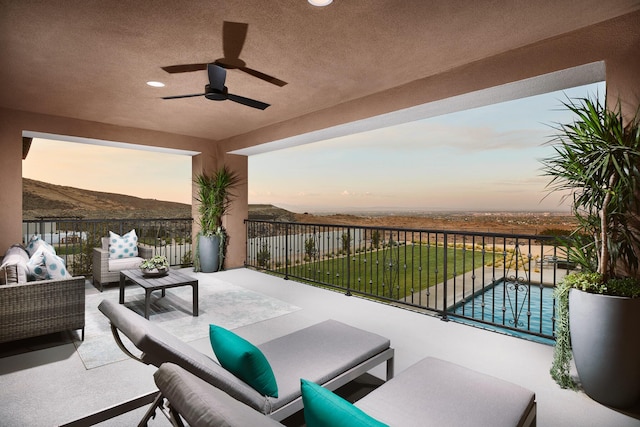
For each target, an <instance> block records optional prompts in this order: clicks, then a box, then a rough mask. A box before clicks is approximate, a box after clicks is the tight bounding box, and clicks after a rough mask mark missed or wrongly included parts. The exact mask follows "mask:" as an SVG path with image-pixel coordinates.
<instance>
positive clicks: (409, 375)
mask: <svg viewBox="0 0 640 427" xmlns="http://www.w3.org/2000/svg"><path fill="white" fill-rule="evenodd" d="M154 380H155V382H156V385H157V386H158V388H159V390H160V395H159V396H158V398H157V401H156V404H155V405H154V407H153V408H155V407H157V408H159V409H161V410H162V412H163V413H164V414H165V415H167V416H168V418H169V420H170V421H171V422H172V423H173V425H175V426H182V425H183V424H182V419H184V420H185V421H187V423H188V424H189V425H190V426H191V427H215V426H222V425H224V426H227V427H244V426H249V425H250V426H282V424H280V423H279V422H277V421H276V420H274V419H271V418H269V417H266V416H264V415H261V414H259V413H258V412H257V411H255V410H253V409H251V408H250V407H248V406H247V405H245V404H243V403H242V402H240V401H238V400H235V399H233V398H232V397H231V396H229V395H227V394H225V393H224V392H222V391H221V390H219V389H216V388H215V387H211V385H210V384H208V383H206V382H204V381H202V380H201V379H199V378H198V377H196V376H195V375H192V374H190V373H189V372H187V371H185V370H184V369H182V368H180V367H179V366H177V365H174V364H171V363H165V364H163V365H162V366H161V367H160V369H158V371H156V373H155V374H154ZM163 399H164V400H166V401H164V402H163V401H162V400H163ZM330 400H331V399H327V398H326V396H323V397H322V399H321V403H319V404H320V405H325V407H324V408H321V411H323V412H324V413H325V414H326V412H325V411H329V412H330V413H331V416H336V417H338V418H339V419H350V418H349V416H350V415H353V416H356V417H358V419H362V418H361V417H360V416H359V415H358V412H355V411H358V410H362V411H364V412H365V414H367V415H368V416H371V417H373V418H374V420H376V421H379V422H382V423H385V424H387V425H389V426H402V427H414V426H415V427H422V426H438V427H465V426H477V427H484V426H486V427H489V426H490V427H521V426H522V427H532V426H535V425H536V402H535V394H534V393H533V392H531V391H529V390H527V389H525V388H522V387H520V386H517V385H515V384H511V383H509V382H507V381H503V380H500V379H498V378H494V377H491V376H488V375H485V374H481V373H479V372H476V371H473V370H470V369H467V368H464V367H462V366H459V365H455V364H453V363H449V362H446V361H444V360H440V359H435V358H431V357H427V358H425V359H423V360H421V361H420V362H418V363H416V364H414V365H413V366H411V367H409V368H407V369H406V370H405V371H403V372H402V373H400V374H399V375H398V376H396V377H395V378H393V379H391V380H389V381H387V382H386V383H384V384H382V385H381V386H380V387H378V388H377V389H376V390H374V391H372V392H371V393H369V394H368V395H366V396H365V397H363V398H362V399H360V400H359V401H357V402H356V403H355V405H354V407H355V408H357V409H352V407H351V405H349V404H348V403H346V407H345V406H343V405H341V404H335V405H334V402H331V401H330ZM167 401H168V402H167ZM327 402H329V403H327ZM313 405H314V406H317V405H318V403H314V404H313ZM304 410H305V418H306V417H307V411H308V408H307V407H306V406H305V409H304ZM148 415H149V414H147V417H148ZM321 416H322V414H321ZM357 425H374V424H372V423H366V424H364V423H363V424H357ZM375 425H378V424H375Z"/></svg>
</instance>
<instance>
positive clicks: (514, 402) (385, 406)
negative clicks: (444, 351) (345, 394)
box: [355, 357, 535, 427]
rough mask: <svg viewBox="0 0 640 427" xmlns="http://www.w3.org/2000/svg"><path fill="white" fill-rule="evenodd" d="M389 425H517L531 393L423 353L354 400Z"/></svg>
mask: <svg viewBox="0 0 640 427" xmlns="http://www.w3.org/2000/svg"><path fill="white" fill-rule="evenodd" d="M355 405H356V406H357V407H359V408H360V409H362V410H363V411H365V412H366V413H367V414H369V415H371V416H372V417H374V418H376V419H378V420H380V421H382V422H385V423H387V424H389V425H394V426H407V427H410V426H416V427H417V426H438V427H447V426H452V427H453V426H455V427H460V426H492V427H502V426H504V427H515V426H521V425H523V423H524V421H525V418H526V417H527V415H528V414H529V412H530V411H531V409H532V408H534V406H535V394H534V393H533V392H532V391H530V390H527V389H525V388H523V387H520V386H518V385H515V384H512V383H509V382H507V381H504V380H501V379H498V378H495V377H492V376H489V375H485V374H482V373H480V372H476V371H473V370H471V369H467V368H465V367H462V366H459V365H456V364H453V363H450V362H446V361H444V360H440V359H435V358H432V357H427V358H425V359H423V360H421V361H420V362H418V363H416V364H415V365H413V366H411V367H409V368H407V369H406V370H405V371H403V372H402V373H400V375H397V376H396V377H395V378H393V379H392V380H390V381H387V382H386V383H385V384H383V385H382V386H380V387H379V388H377V389H376V390H374V391H372V392H371V393H369V394H368V395H367V396H365V397H364V398H362V399H361V400H359V401H358V402H356V404H355Z"/></svg>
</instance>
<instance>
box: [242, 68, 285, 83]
mask: <svg viewBox="0 0 640 427" xmlns="http://www.w3.org/2000/svg"><path fill="white" fill-rule="evenodd" d="M238 69H239V70H242V71H244V72H245V73H247V74H250V75H252V76H254V77H257V78H259V79H262V80H264V81H265V82H269V83H272V84H274V85H276V86H280V87H282V86H284V85H286V84H287V82H285V81H282V80H280V79H276V78H275V77H272V76H270V75H268V74H265V73H262V72H260V71H257V70H254V69H252V68H249V67H238Z"/></svg>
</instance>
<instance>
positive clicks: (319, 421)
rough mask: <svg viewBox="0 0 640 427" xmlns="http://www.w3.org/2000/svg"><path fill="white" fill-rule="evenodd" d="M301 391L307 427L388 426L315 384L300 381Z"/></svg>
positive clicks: (303, 380)
mask: <svg viewBox="0 0 640 427" xmlns="http://www.w3.org/2000/svg"><path fill="white" fill-rule="evenodd" d="M300 391H301V393H302V403H303V405H304V422H305V424H306V425H307V427H383V426H387V425H386V424H384V423H381V422H380V421H378V420H376V419H375V418H372V417H371V416H369V415H367V414H366V413H365V412H364V411H363V410H362V409H360V408H356V407H355V406H353V405H352V404H351V403H350V402H348V401H346V400H344V399H343V398H341V397H340V396H338V395H337V394H334V393H333V392H331V391H330V390H327V389H326V388H324V387H321V386H319V385H318V384H316V383H314V382H311V381H308V380H305V379H300ZM387 427H388V426H387Z"/></svg>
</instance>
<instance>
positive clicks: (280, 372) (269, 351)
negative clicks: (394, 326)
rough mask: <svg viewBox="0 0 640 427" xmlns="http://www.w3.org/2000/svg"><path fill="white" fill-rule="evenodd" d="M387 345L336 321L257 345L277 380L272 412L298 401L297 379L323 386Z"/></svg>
mask: <svg viewBox="0 0 640 427" xmlns="http://www.w3.org/2000/svg"><path fill="white" fill-rule="evenodd" d="M389 345H390V342H389V339H388V338H385V337H382V336H380V335H377V334H374V333H371V332H368V331H364V330H362V329H358V328H355V327H353V326H349V325H346V324H344V323H341V322H338V321H336V320H326V321H324V322H321V323H318V324H315V325H313V326H310V327H308V328H304V329H300V330H298V331H295V332H292V333H290V334H287V335H284V336H282V337H279V338H276V339H274V340H271V341H268V342H266V343H263V344H260V345H259V346H258V348H260V350H261V351H262V353H263V354H264V355H265V357H266V358H267V360H268V361H269V363H270V364H271V368H272V369H273V373H274V374H275V377H276V379H277V380H278V398H277V399H275V400H272V408H273V410H275V409H278V408H280V407H281V406H283V405H284V404H286V403H288V402H290V401H292V400H294V399H297V398H298V397H300V378H306V379H307V380H309V381H313V382H314V383H316V384H323V385H324V384H325V383H326V382H327V381H329V380H331V379H333V378H335V377H337V376H338V375H340V374H342V373H344V372H345V371H347V370H348V369H350V368H351V367H353V366H357V365H358V364H360V363H362V362H364V361H366V360H367V359H369V358H371V357H373V356H375V355H376V354H378V353H381V352H382V351H384V350H386V349H388V348H389Z"/></svg>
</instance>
